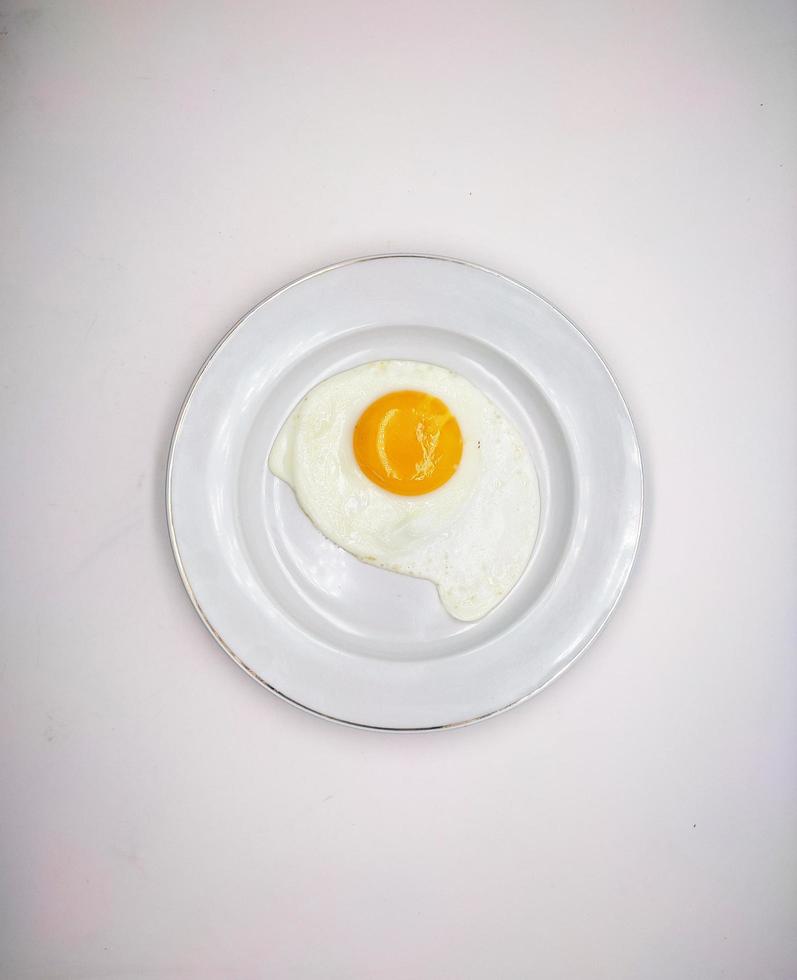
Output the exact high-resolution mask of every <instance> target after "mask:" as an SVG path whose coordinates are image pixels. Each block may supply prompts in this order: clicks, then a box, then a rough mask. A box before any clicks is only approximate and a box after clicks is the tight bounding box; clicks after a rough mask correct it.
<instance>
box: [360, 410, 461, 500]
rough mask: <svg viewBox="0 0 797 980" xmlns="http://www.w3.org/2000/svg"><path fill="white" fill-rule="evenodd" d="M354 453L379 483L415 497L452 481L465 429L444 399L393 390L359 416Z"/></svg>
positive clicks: (365, 470)
mask: <svg viewBox="0 0 797 980" xmlns="http://www.w3.org/2000/svg"><path fill="white" fill-rule="evenodd" d="M354 455H355V458H356V459H357V462H358V464H359V466H360V469H361V470H362V471H363V473H365V475H366V476H367V477H368V479H369V480H372V481H373V482H374V483H375V484H376V485H377V486H379V487H382V488H383V489H384V490H390V491H391V493H398V494H401V495H402V496H405V497H414V496H417V495H419V494H422V493H429V492H430V491H431V490H436V489H437V488H438V487H441V486H442V485H443V484H444V483H445V482H446V481H447V480H450V479H451V477H452V476H453V475H454V472H455V471H456V468H457V466H459V461H460V459H461V458H462V433H461V432H460V430H459V425H458V423H457V420H456V419H455V418H454V416H453V415H452V414H451V412H449V410H448V408H447V406H446V405H445V404H444V403H443V402H441V401H440V399H439V398H435V397H434V396H433V395H427V394H426V393H425V392H423V391H391V392H390V393H389V394H387V395H383V397H382V398H377V400H376V401H375V402H371V404H370V405H369V406H368V408H366V410H365V411H364V412H363V414H362V415H361V416H360V418H359V421H358V422H357V425H356V426H355V427H354Z"/></svg>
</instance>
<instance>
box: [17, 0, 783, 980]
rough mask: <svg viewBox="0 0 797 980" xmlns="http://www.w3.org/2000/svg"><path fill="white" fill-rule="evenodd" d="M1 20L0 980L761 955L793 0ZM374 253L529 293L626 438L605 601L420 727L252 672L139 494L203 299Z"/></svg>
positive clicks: (156, 495)
mask: <svg viewBox="0 0 797 980" xmlns="http://www.w3.org/2000/svg"><path fill="white" fill-rule="evenodd" d="M4 10H5V13H4V16H3V18H2V22H1V23H0V52H1V54H0V58H1V59H2V61H1V63H0V64H1V67H0V72H2V77H1V78H0V109H1V110H2V132H3V137H2V145H3V152H2V156H1V158H0V172H1V174H2V176H1V179H2V192H1V193H2V198H1V200H2V204H1V205H0V206H1V207H2V227H3V237H4V243H5V247H4V249H3V251H2V259H0V265H1V266H2V283H1V285H2V292H1V293H0V295H2V325H3V326H2V330H3V337H2V339H3V357H2V359H0V371H1V372H2V380H1V381H0V384H1V385H2V387H0V397H2V407H1V408H0V426H2V445H3V465H2V487H3V489H2V506H3V514H4V521H3V531H2V535H3V538H2V554H3V585H2V589H0V603H2V623H3V651H2V657H3V659H2V668H0V669H1V670H2V678H1V683H0V692H1V693H0V698H2V702H3V703H2V708H1V709H0V726H1V727H2V738H1V739H0V746H2V748H1V749H0V752H1V753H2V772H0V786H2V802H1V803H0V820H1V821H2V826H1V827H0V849H1V850H2V857H1V858H0V862H1V863H0V883H1V884H0V888H1V889H2V895H3V898H2V902H3V910H2V912H3V914H2V916H0V930H2V936H0V964H2V969H0V973H2V974H3V975H4V976H8V977H13V978H18V977H19V978H33V977H36V978H39V977H59V978H60V977H79V978H83V977H91V978H97V977H102V978H104V977H114V978H120V977H125V978H127V977H131V978H133V977H134V978H138V977H149V978H153V977H156V978H169V980H171V978H173V977H186V978H195V977H200V978H202V977H214V978H215V977H219V978H221V977H230V976H232V977H262V976H269V977H289V978H296V977H299V978H304V977H324V978H328V977H335V978H349V977H380V978H382V977H387V978H393V977H401V978H403V977H407V976H413V977H424V978H426V977H428V978H439V977H451V978H479V980H480V978H484V977H494V976H500V977H512V978H525V977H528V976H529V975H531V974H533V975H535V976H540V977H546V978H572V977H590V978H606V980H610V978H611V980H616V978H629V980H631V978H634V980H636V978H640V977H642V978H656V980H659V978H678V980H680V978H683V977H701V978H719V977H726V978H751V977H755V978H759V977H767V978H790V977H793V976H794V974H795V972H797V955H796V954H795V948H794V928H793V923H794V917H795V912H797V909H796V908H795V904H796V903H795V892H794V881H795V874H797V869H796V868H795V844H796V843H797V842H795V826H797V822H796V821H795V797H796V796H797V785H796V784H797V774H796V772H797V767H795V764H794V745H795V736H797V731H795V729H796V728H797V721H795V710H794V692H795V680H796V678H795V672H796V671H797V667H796V666H795V659H794V626H795V623H794V616H793V614H792V613H791V612H790V603H791V601H792V599H793V595H794V591H795V567H794V562H795V558H794V554H795V549H794V539H795V511H794V500H795V490H797V486H796V484H797V473H796V472H795V469H796V467H795V462H796V461H795V445H797V440H796V439H795V431H794V429H795V423H794V415H795V412H794V394H793V392H794V364H795V355H796V354H797V352H796V351H795V331H794V321H795V312H796V310H797V296H795V282H794V275H793V271H794V265H795V252H796V251H797V247H796V246H797V243H796V242H795V228H796V227H797V221H796V220H795V218H796V215H795V200H794V191H793V188H794V184H795V160H796V158H797V152H795V151H796V150H797V147H795V136H794V129H793V119H794V115H795V109H796V108H797V106H795V94H794V93H795V91H797V85H796V84H795V82H796V81H797V80H796V79H795V71H794V64H795V61H794V42H795V23H794V18H795V14H794V7H793V5H792V4H790V3H788V4H787V3H775V2H766V3H763V4H752V3H749V4H734V5H728V4H725V3H705V2H703V3H696V4H695V3H669V2H667V3H664V2H661V3H657V4H652V5H651V4H639V5H635V6H631V5H627V4H620V3H609V4H556V5H554V4H550V5H540V4H520V3H518V4H509V3H499V4H496V5H494V6H492V7H491V8H490V10H489V12H488V11H487V8H486V7H485V6H484V5H483V4H478V5H476V4H468V3H465V4H462V3H458V4H453V3H450V4H449V3H443V4H431V5H430V4H426V3H423V4H420V3H418V4H416V3H411V4H404V5H402V6H401V7H400V8H399V7H385V6H378V5H374V4H354V3H346V2H344V3H340V4H320V3H319V4H303V3H296V4H289V5H279V6H277V5H269V4H263V3H251V4H245V5H244V4H236V5H232V4H223V5H222V4H215V3H214V4H210V3H205V4H197V3H191V4H188V3H185V2H182V0H174V2H170V3H165V4H158V5H154V4H153V5H146V6H143V7H142V5H140V4H133V3H120V2H115V3H107V4H106V3H99V2H98V3H91V4H89V3H83V2H74V3H47V4H39V3H33V4H30V5H24V6H23V5H22V4H20V3H12V4H10V3H6V4H5V5H4ZM395 249H410V250H423V251H433V252H442V253H446V254H454V255H465V256H468V257H470V258H472V259H473V260H474V261H478V262H481V263H483V264H484V265H488V266H491V267H493V268H497V269H501V270H502V271H505V272H506V273H507V274H509V275H511V276H514V277H515V278H517V279H519V280H521V281H525V282H529V283H533V284H535V285H536V287H537V288H539V289H540V290H541V291H542V292H543V294H545V295H546V296H548V297H549V298H550V299H551V300H552V301H553V302H554V303H555V304H557V305H558V306H560V307H562V308H563V309H565V310H566V311H567V312H568V314H569V315H570V316H572V318H573V319H574V321H575V322H576V323H577V324H581V325H583V326H585V327H586V328H587V329H588V330H589V333H590V336H591V337H592V338H593V339H594V341H595V343H596V345H597V346H598V349H599V350H600V351H601V352H602V353H603V354H604V355H605V356H606V358H607V361H608V363H609V364H610V365H611V367H612V369H613V370H614V371H615V373H616V375H617V377H618V378H619V379H620V381H621V383H622V388H623V393H624V394H625V395H626V396H627V398H628V400H629V404H630V406H631V410H632V412H633V415H634V420H635V422H636V424H637V427H638V429H639V437H640V443H641V445H643V446H644V447H645V450H646V456H645V461H646V476H647V481H648V483H647V488H648V490H649V494H648V498H647V502H646V503H647V505H648V508H647V518H648V519H647V523H646V528H645V536H644V540H643V545H644V546H643V548H642V550H641V551H640V557H639V564H638V566H637V567H636V569H635V572H634V575H633V576H632V578H631V582H630V584H629V588H628V591H627V592H626V595H625V596H624V598H623V601H622V603H621V604H620V607H619V608H618V610H617V614H616V616H615V617H614V618H613V619H612V622H611V623H610V625H609V627H608V628H607V630H606V631H605V632H604V634H603V635H602V636H601V637H600V638H599V640H598V641H597V642H596V644H595V646H594V647H593V649H592V650H591V651H590V653H589V654H588V655H587V656H586V657H585V658H584V659H583V660H582V661H581V662H580V663H579V664H578V665H577V666H576V667H575V668H574V669H573V670H572V671H571V672H569V674H568V675H567V676H566V677H564V678H562V679H561V680H560V681H558V682H557V683H556V684H555V685H553V686H552V687H551V688H550V689H549V690H548V691H546V692H545V693H543V694H542V695H541V696H540V697H538V698H536V699H534V700H533V701H531V702H530V703H529V704H527V705H525V706H523V707H521V708H519V709H517V710H516V711H512V712H509V713H508V714H506V715H504V716H502V717H501V718H497V719H494V720H492V721H491V722H490V723H489V724H485V725H478V726H475V727H473V728H470V729H464V730H462V731H459V732H453V733H450V734H446V735H444V736H440V735H429V736H425V735H421V736H417V737H402V736H391V735H374V734H372V733H364V732H359V731H353V730H349V729H344V728H340V727H335V726H332V725H329V724H328V723H325V722H322V721H320V720H316V719H314V718H312V717H310V716H308V715H305V714H302V713H300V712H298V711H296V710H295V709H293V708H291V707H290V706H289V705H286V704H282V703H280V702H278V701H277V700H276V699H275V698H272V697H270V696H269V695H268V694H267V692H265V691H263V690H261V689H260V688H259V687H258V686H257V685H255V684H253V683H252V681H251V680H250V679H249V678H248V677H246V676H245V675H244V674H243V673H242V672H241V671H240V670H238V669H237V668H236V667H235V666H234V664H232V663H231V662H230V661H229V660H228V659H227V658H226V657H224V656H221V655H220V654H219V651H218V649H217V647H216V645H215V643H214V642H213V640H212V639H211V638H210V637H209V636H208V635H207V634H206V631H205V630H204V628H203V626H202V624H201V623H200V622H199V620H198V619H197V617H196V614H195V613H194V610H193V609H192V607H191V605H190V603H189V602H188V601H187V600H186V598H185V595H184V592H183V589H182V585H181V583H180V580H179V578H178V576H177V573H176V571H175V569H174V566H173V562H172V558H171V554H170V548H169V543H168V539H167V536H166V532H165V526H164V523H165V522H164V519H163V474H164V465H165V457H166V449H167V446H168V440H169V437H170V435H171V427H172V424H173V421H174V417H175V415H176V412H177V410H178V408H179V405H180V400H181V398H182V396H183V394H184V392H185V390H186V388H187V386H188V384H189V383H190V381H191V378H192V377H193V376H194V374H195V373H196V371H197V369H198V367H199V365H200V363H201V361H202V359H203V357H204V356H205V353H206V352H207V351H208V350H209V349H210V347H211V346H212V344H213V343H214V342H215V340H216V339H217V338H218V336H219V334H220V333H221V332H222V331H223V330H224V329H225V327H226V326H227V325H228V324H229V322H230V321H231V319H234V318H235V316H236V314H239V313H244V312H245V311H246V310H247V309H248V308H249V307H250V306H251V305H252V304H253V303H254V302H256V301H257V300H258V299H259V298H260V297H261V296H262V295H264V293H266V292H268V291H269V290H270V289H271V288H273V287H275V286H277V285H279V284H280V283H283V282H286V281H288V280H290V279H292V278H294V277H295V276H297V275H300V274H302V273H303V272H304V271H305V270H306V269H308V268H317V267H320V266H322V265H324V264H326V263H328V262H330V261H334V260H336V259H338V258H341V257H345V256H349V255H357V254H365V253H372V252H377V251H385V250H395Z"/></svg>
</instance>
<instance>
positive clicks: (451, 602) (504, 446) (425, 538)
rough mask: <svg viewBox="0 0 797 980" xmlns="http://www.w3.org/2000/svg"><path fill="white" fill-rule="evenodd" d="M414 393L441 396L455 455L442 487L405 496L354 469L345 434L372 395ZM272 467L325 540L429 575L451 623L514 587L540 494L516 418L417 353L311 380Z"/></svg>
mask: <svg viewBox="0 0 797 980" xmlns="http://www.w3.org/2000/svg"><path fill="white" fill-rule="evenodd" d="M404 389H412V390H418V391H424V392H428V393H429V394H431V395H434V396H436V397H437V398H440V399H441V400H442V401H443V402H445V403H446V405H447V406H448V408H449V410H450V411H451V412H452V414H453V415H454V416H455V417H456V419H457V422H458V423H459V427H460V431H461V433H462V439H463V447H462V459H461V461H460V464H459V466H458V468H457V470H456V472H455V473H454V475H453V476H452V477H451V479H449V480H448V481H447V482H446V483H444V484H443V485H442V486H441V487H439V488H438V489H436V490H433V491H431V492H430V493H427V494H422V495H419V496H414V497H409V496H408V497H405V496H401V495H398V494H394V493H391V492H390V491H388V490H383V489H382V488H381V487H378V486H377V485H376V484H375V483H372V482H371V480H369V479H368V477H367V476H365V474H364V473H363V472H362V470H361V469H360V467H359V465H358V463H357V460H356V458H355V456H354V449H353V443H352V439H353V433H354V426H355V425H356V423H357V420H358V419H359V417H360V415H362V413H363V411H364V410H365V409H366V408H367V407H368V406H369V405H370V404H371V402H373V401H375V400H376V399H377V398H380V397H381V396H382V395H385V394H387V393H388V392H391V391H398V390H404ZM268 464H269V468H270V470H271V472H272V473H273V474H274V475H275V476H277V477H279V478H280V479H282V480H284V481H285V482H286V483H288V484H289V485H290V486H291V487H292V488H293V490H294V492H295V494H296V497H297V500H298V502H299V505H300V506H301V508H302V509H303V510H304V512H305V513H306V514H307V515H308V517H309V518H310V519H311V520H312V521H313V523H314V524H315V525H316V526H317V527H318V529H319V530H320V531H321V532H322V533H323V534H324V535H326V537H328V538H329V539H330V540H331V541H333V542H334V543H335V544H337V545H339V546H340V547H341V548H345V549H346V551H348V552H350V553H351V554H353V555H355V556H356V557H357V558H360V559H361V560H362V561H365V562H369V563H370V564H373V565H378V566H379V567H380V568H386V569H389V570H391V571H394V572H399V573H401V574H404V575H413V576H416V577H418V578H425V579H429V580H430V581H432V582H434V583H435V584H436V586H437V590H438V593H439V596H440V601H441V602H442V604H443V606H444V607H445V609H446V610H447V611H448V612H449V613H450V614H451V615H452V616H454V617H455V618H456V619H461V620H466V621H470V620H475V619H480V618H481V617H482V616H484V615H485V614H486V613H488V612H489V611H490V610H491V609H493V608H494V607H495V606H496V605H497V604H498V603H499V602H500V601H501V600H502V599H503V598H504V597H505V596H506V595H507V594H508V593H509V592H510V591H511V589H512V588H513V587H514V585H515V584H516V583H517V581H518V579H519V578H520V576H521V575H522V573H523V570H524V569H525V567H526V565H527V564H528V561H529V558H530V556H531V553H532V550H533V547H534V542H535V539H536V537H537V531H538V527H539V515H540V496H539V486H538V482H537V476H536V473H535V471H534V467H533V466H532V463H531V459H530V457H529V454H528V451H527V449H526V447H525V445H524V444H523V441H522V439H521V437H520V435H519V433H518V432H517V430H516V429H515V428H514V426H513V425H512V424H511V423H510V422H509V421H508V420H507V419H506V418H505V417H504V415H503V414H502V413H501V412H500V411H499V410H498V408H496V406H495V405H494V404H493V403H492V402H491V401H490V400H489V399H488V398H487V397H485V395H483V394H482V393H481V392H480V391H479V390H478V389H477V388H476V387H475V386H474V385H472V384H471V383H470V382H469V381H467V380H466V379H465V378H463V377H462V376H461V375H459V374H455V373H454V372H453V371H448V370H447V369H445V368H441V367H438V366H437V365H434V364H425V363H422V362H420V361H373V362H371V363H369V364H363V365H360V366H359V367H356V368H352V369H351V370H349V371H344V372H342V373H341V374H337V375H335V376H334V377H331V378H328V379H327V380H326V381H323V382H322V383H321V384H319V385H318V386H317V387H315V388H313V389H312V390H311V391H310V392H309V393H308V394H307V395H306V396H305V397H304V398H303V399H302V401H301V402H300V403H299V405H298V406H297V407H296V408H295V409H294V411H293V412H292V413H291V415H290V416H289V417H288V419H287V421H286V422H285V424H284V426H283V427H282V429H281V430H280V432H279V434H278V436H277V438H276V440H275V442H274V446H273V447H272V450H271V453H270V455H269V461H268Z"/></svg>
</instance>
